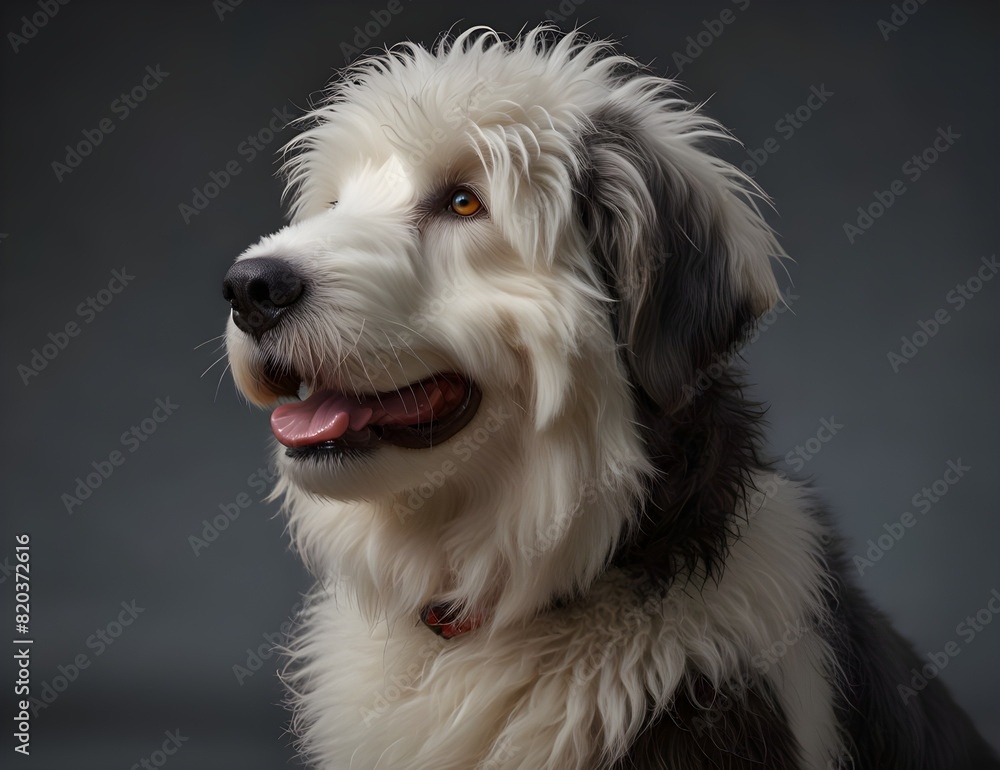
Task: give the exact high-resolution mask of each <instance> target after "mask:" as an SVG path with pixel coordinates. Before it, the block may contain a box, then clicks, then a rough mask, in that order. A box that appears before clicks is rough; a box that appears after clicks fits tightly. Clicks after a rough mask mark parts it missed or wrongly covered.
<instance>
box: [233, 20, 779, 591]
mask: <svg viewBox="0 0 1000 770" xmlns="http://www.w3.org/2000/svg"><path fill="white" fill-rule="evenodd" d="M549 34H550V32H546V31H544V30H536V31H535V32H533V33H530V34H529V35H528V36H527V37H526V38H525V39H524V40H523V41H522V42H520V43H519V44H516V45H505V44H502V43H499V42H497V41H496V40H495V37H494V36H493V35H492V34H490V33H479V34H468V35H466V36H463V37H462V38H460V39H459V40H458V41H456V42H455V43H454V44H453V45H451V46H450V47H442V48H440V49H438V50H436V51H434V52H428V51H426V50H424V49H422V48H418V47H416V46H412V47H411V46H406V47H401V48H399V49H397V50H396V51H395V52H394V53H391V54H388V55H386V56H384V57H380V58H378V59H373V60H370V61H367V62H363V63H361V64H360V65H358V66H356V67H355V68H353V69H352V70H350V71H349V72H348V73H346V75H345V76H344V78H343V79H342V80H341V81H340V82H339V83H338V84H337V85H336V86H335V87H334V89H333V94H332V96H331V98H330V99H329V101H328V102H327V103H326V104H325V105H324V106H322V107H320V108H319V109H317V110H316V111H315V112H314V113H313V114H312V116H311V118H312V125H311V126H310V127H309V128H308V129H306V130H305V131H304V132H303V133H302V134H301V135H300V136H299V137H298V138H297V139H296V140H295V141H294V142H293V146H292V148H291V149H292V150H293V157H292V159H291V160H290V161H289V163H288V164H287V167H286V170H287V173H288V177H289V182H290V188H289V191H290V194H291V196H292V210H293V222H292V223H291V224H290V225H289V226H287V227H285V228H284V229H282V230H280V231H279V232H277V233H275V234H273V235H270V236H267V237H265V238H263V239H262V240H260V241H259V242H258V243H256V244H255V245H253V246H251V247H250V248H249V249H248V250H247V251H246V252H245V253H244V254H242V255H241V256H240V258H239V260H238V261H237V262H236V264H235V265H234V266H233V268H232V269H231V270H230V271H229V274H228V275H227V277H226V284H225V292H226V298H227V299H229V300H230V302H231V303H232V308H233V313H232V317H231V319H230V321H229V325H228V329H227V345H228V350H229V357H230V361H231V363H232V369H233V373H234V376H235V379H236V383H237V385H238V386H239V388H240V390H242V392H243V393H244V394H245V395H246V397H247V398H248V399H249V400H250V401H252V402H253V403H255V404H259V405H262V406H270V405H274V404H277V403H279V402H286V403H282V404H281V405H279V406H277V408H276V409H275V411H274V412H273V415H272V420H271V422H272V428H273V431H274V434H275V436H276V438H277V440H278V442H279V443H280V444H281V445H282V447H281V453H280V455H279V457H280V464H281V470H282V475H283V477H284V480H285V481H284V483H285V485H286V489H292V490H294V489H298V490H301V491H302V492H304V493H307V494H308V495H311V496H320V497H326V498H334V499H342V500H368V501H373V500H374V501H379V500H381V501H385V502H386V503H387V505H386V510H387V511H388V510H390V509H392V510H395V511H396V514H397V518H399V519H400V521H402V519H405V518H406V517H405V516H399V511H400V510H401V509H400V508H399V506H400V505H402V506H403V509H405V510H409V511H410V512H411V513H414V514H418V517H417V518H424V517H426V519H425V523H428V524H430V523H431V522H433V521H434V519H433V517H434V516H438V517H439V519H438V520H437V523H438V524H440V525H441V526H445V524H446V523H449V522H450V526H451V527H452V529H451V530H449V536H450V537H451V538H452V541H449V544H448V545H447V546H446V548H445V550H448V549H450V550H449V552H448V555H447V557H446V558H447V559H448V560H450V562H449V566H448V567H447V569H448V570H449V571H451V572H452V573H457V572H460V571H461V569H462V566H461V565H464V564H470V563H472V562H473V561H476V560H479V561H477V563H479V562H481V561H483V560H493V561H495V562H496V564H494V565H493V566H492V567H490V569H494V571H499V572H500V573H502V574H504V575H506V576H508V577H509V576H510V575H511V574H513V573H515V572H517V570H518V567H517V564H516V562H518V561H519V560H520V561H522V562H525V563H527V562H530V561H531V559H527V558H526V557H525V554H531V553H533V554H537V553H540V552H542V553H548V552H553V553H559V552H560V549H562V548H563V547H564V546H565V547H566V549H567V552H569V551H571V550H573V549H574V548H575V549H576V550H577V551H582V552H585V553H587V555H586V558H583V557H581V558H583V561H584V562H586V563H585V564H580V565H573V564H568V563H567V562H566V561H565V560H564V561H563V563H562V565H561V566H558V565H553V567H552V569H553V570H554V571H560V570H561V571H563V572H565V573H567V574H566V575H563V576H562V577H561V578H559V579H560V580H564V581H568V582H569V584H572V583H574V582H575V581H578V580H585V579H587V574H589V573H590V572H594V571H595V570H596V569H597V567H598V566H599V565H600V563H601V562H602V560H603V559H604V558H606V556H607V550H608V549H609V548H610V547H611V546H612V545H613V544H614V542H615V541H616V539H617V538H618V536H619V533H620V532H621V529H622V527H623V525H624V524H625V523H626V520H627V519H628V517H629V516H630V515H631V514H630V512H629V511H630V510H631V508H632V507H633V506H631V505H630V504H627V503H625V502H624V501H623V500H622V499H616V500H614V501H610V500H609V499H607V496H608V495H612V496H613V495H619V496H620V495H623V494H624V495H625V496H626V497H627V496H628V495H631V494H633V493H635V492H636V490H638V489H639V487H640V486H641V483H640V482H639V481H638V479H639V477H640V476H641V475H642V474H643V473H645V472H646V471H647V470H648V467H647V465H646V458H645V455H644V452H643V447H642V441H641V439H640V438H639V434H638V432H637V428H636V425H635V422H636V419H637V413H636V406H635V405H636V403H637V402H638V401H641V403H642V404H644V405H645V407H644V408H653V409H655V410H657V411H658V412H660V413H663V414H670V413H673V412H675V411H676V410H678V409H681V408H682V407H683V405H684V403H685V401H686V400H688V399H689V398H690V391H689V390H688V389H686V388H689V387H690V385H691V383H693V382H694V381H695V378H696V376H697V373H698V371H699V369H700V368H703V367H706V366H708V365H709V364H710V363H711V362H712V361H713V360H714V357H716V356H718V355H719V354H722V353H725V352H727V351H728V350H730V349H731V348H732V347H733V346H734V345H735V344H737V342H738V341H739V340H740V339H741V338H742V337H743V336H744V335H746V334H747V332H748V331H749V329H750V324H751V323H752V321H753V319H754V318H755V317H756V316H757V315H758V314H759V313H761V312H763V311H764V310H765V309H767V308H768V307H769V306H770V304H771V303H772V302H773V301H774V299H775V297H776V288H775V284H774V279H773V277H772V275H771V271H770V267H769V265H768V254H775V253H777V252H778V248H777V246H776V245H775V244H774V241H773V239H772V238H771V235H770V231H769V230H768V229H767V227H766V225H765V224H764V223H763V222H762V220H761V219H760V218H759V215H758V214H757V213H756V209H755V208H754V207H753V206H752V204H750V203H749V201H748V199H747V198H746V197H745V195H744V194H743V193H742V188H741V186H740V185H741V181H740V179H739V178H738V172H736V171H735V170H734V169H732V168H731V167H728V166H727V165H725V164H723V163H722V162H720V161H717V160H715V159H713V158H711V157H710V156H708V155H706V154H705V153H703V152H702V151H701V150H700V149H698V147H697V142H698V141H700V139H701V138H703V137H705V136H709V135H711V136H717V135H719V134H718V131H717V128H716V127H715V126H714V124H712V123H711V122H710V121H708V120H707V119H705V118H703V117H701V116H699V115H698V114H697V113H695V112H694V111H692V110H689V109H688V108H687V106H686V105H684V104H683V103H681V102H679V101H678V100H676V99H673V98H672V97H671V96H670V93H669V85H670V84H669V83H668V82H666V81H662V80H658V79H656V78H652V77H646V76H634V77H629V76H625V75H622V74H621V70H622V69H623V68H625V67H629V66H634V65H632V63H631V62H629V61H627V60H624V59H621V58H620V57H611V56H607V55H606V51H605V50H604V47H603V46H601V45H599V44H586V43H585V42H584V41H582V40H581V38H579V37H578V36H573V35H570V36H567V37H564V38H562V39H561V40H560V41H559V42H557V43H549V44H545V45H543V40H544V39H545V38H546V36H548V35H549ZM299 398H301V399H302V400H299ZM414 492H416V493H418V494H417V497H419V498H420V501H421V502H420V504H419V505H417V504H415V503H414V500H415V497H414ZM431 498H433V501H432V502H433V503H434V504H430V505H426V506H424V504H423V503H424V501H430V500H431ZM504 498H507V499H512V500H515V501H516V502H515V504H514V505H513V508H514V510H506V509H505V508H504V506H505V503H504V502H503V500H504ZM389 501H393V503H392V505H391V506H390V505H388V502H389ZM602 504H603V505H604V508H608V509H609V510H606V511H602V512H600V513H595V514H594V516H590V515H589V514H588V515H587V516H581V515H580V512H581V511H582V510H585V509H586V510H588V511H589V508H588V506H590V507H595V506H596V507H600V506H601V505H602ZM472 508H475V513H472V512H469V511H471V509H472ZM526 508H527V509H528V510H525V509H526ZM388 515H389V514H388V513H387V516H388ZM462 516H466V517H467V518H470V517H474V518H475V522H476V524H475V527H478V528H479V529H481V530H484V531H483V532H482V533H480V532H479V531H478V530H477V529H476V528H475V527H473V526H472V524H471V518H470V525H469V526H468V527H467V528H466V529H464V530H462V529H461V527H459V528H457V529H456V527H455V525H454V521H455V519H461V518H462ZM595 517H596V518H595ZM399 524H400V522H394V523H393V524H392V525H391V526H397V525H399ZM385 526H390V525H389V524H386V525H385ZM501 530H502V532H501ZM410 532H411V533H412V532H413V529H411V530H410ZM577 538H582V539H583V540H582V541H580V542H576V544H575V545H574V542H575V541H576V539H577ZM588 538H589V539H590V540H591V541H593V543H592V544H590V545H583V546H582V547H581V544H580V543H581V542H587V539H588ZM486 543H491V544H492V545H491V546H490V547H492V548H493V549H494V550H497V549H499V552H498V553H494V554H493V555H491V556H489V557H487V556H484V555H483V553H484V549H486V547H487V546H486V545H485V544H486ZM540 543H541V544H542V545H543V546H544V548H542V550H541V551H540V550H539V548H538V546H539V544H540ZM534 566H535V567H536V568H538V563H537V561H536V562H535V563H534ZM480 571H482V570H480ZM584 573H587V574H584ZM476 579H477V580H479V581H480V582H485V579H484V578H482V577H479V578H476ZM455 580H457V581H458V582H459V583H460V582H461V578H460V577H459V578H455ZM557 582H558V581H557ZM484 590H485V589H484ZM494 590H495V587H494Z"/></svg>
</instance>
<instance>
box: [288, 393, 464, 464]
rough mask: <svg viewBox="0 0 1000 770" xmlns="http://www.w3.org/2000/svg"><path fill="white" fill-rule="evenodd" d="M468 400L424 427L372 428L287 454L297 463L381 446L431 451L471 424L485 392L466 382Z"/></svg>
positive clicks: (363, 452) (362, 453) (346, 454)
mask: <svg viewBox="0 0 1000 770" xmlns="http://www.w3.org/2000/svg"><path fill="white" fill-rule="evenodd" d="M464 383H465V398H464V399H462V403H461V404H459V405H458V407H456V408H455V409H454V410H453V411H452V412H450V413H449V414H448V415H446V416H445V417H442V418H441V419H439V420H433V421H431V422H429V423H426V424H423V425H410V426H405V427H403V426H399V427H394V426H388V425H371V426H369V427H367V428H363V429H362V430H358V431H348V432H347V433H345V434H344V435H343V436H341V437H340V438H338V439H335V440H333V441H324V442H322V443H320V444H310V445H309V446H301V447H286V448H285V455H286V456H287V457H291V458H292V459H295V460H306V459H319V458H324V457H334V456H338V457H339V456H348V455H366V454H369V453H371V452H373V451H374V450H376V449H378V448H379V447H380V446H396V447H402V448H404V449H430V448H431V447H434V446H437V445H438V444H441V443H443V442H445V441H447V440H448V439H450V438H451V437H452V436H454V435H455V434H456V433H458V432H459V431H460V430H462V428H464V427H465V426H466V425H468V424H469V422H470V421H471V420H472V418H473V417H475V416H476V412H477V411H478V410H479V405H480V403H481V402H482V400H483V393H482V391H481V390H480V389H479V387H478V386H477V385H476V383H474V382H473V381H472V380H470V379H465V380H464Z"/></svg>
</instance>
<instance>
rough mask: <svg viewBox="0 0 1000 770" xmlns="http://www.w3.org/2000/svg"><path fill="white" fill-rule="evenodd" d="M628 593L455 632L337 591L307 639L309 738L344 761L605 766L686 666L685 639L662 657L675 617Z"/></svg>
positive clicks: (333, 763)
mask: <svg viewBox="0 0 1000 770" xmlns="http://www.w3.org/2000/svg"><path fill="white" fill-rule="evenodd" d="M623 591H629V592H630V593H631V589H629V588H628V587H623V586H611V585H609V586H608V587H607V588H606V589H605V590H604V591H603V592H598V595H597V596H596V597H595V600H594V602H593V603H592V604H591V605H589V606H587V607H583V608H567V609H564V610H560V611H559V612H557V613H553V614H552V616H551V617H548V616H546V617H544V618H542V619H539V620H538V621H537V622H536V623H535V624H533V625H531V626H530V627H528V628H525V629H520V630H518V631H514V630H510V631H502V632H499V633H496V634H494V635H492V636H490V635H489V634H486V633H485V632H481V631H475V632H471V633H468V634H464V635H462V636H459V637H457V638H455V639H451V640H444V639H441V638H439V637H437V636H435V635H434V634H433V633H431V631H429V630H428V629H426V628H425V627H423V626H422V625H420V624H419V623H418V622H416V621H415V622H414V623H413V625H412V626H410V627H406V628H399V627H398V626H397V627H396V628H394V629H393V631H392V634H391V635H387V634H386V632H385V628H384V626H381V627H376V628H375V629H374V630H371V631H370V630H369V628H368V626H367V624H366V623H365V622H364V621H363V620H362V619H361V618H360V617H358V616H356V615H354V614H353V613H352V612H350V611H344V610H342V609H339V608H337V607H336V606H335V604H334V602H333V601H332V600H329V601H328V602H327V603H325V604H324V605H323V606H321V607H320V608H318V614H317V616H316V617H315V618H314V622H313V623H312V624H311V625H310V630H309V632H308V633H307V635H306V637H305V638H304V639H303V640H302V642H303V644H302V645H301V648H302V649H309V650H310V651H311V655H312V656H313V657H312V659H311V662H310V663H309V664H307V666H308V667H309V668H310V669H311V671H312V672H313V673H314V676H313V679H312V683H311V686H310V689H309V691H308V692H306V693H305V694H304V695H303V696H302V698H301V700H300V703H299V709H298V710H299V712H300V716H302V717H304V719H305V721H306V722H307V723H308V729H307V733H306V739H307V743H309V744H310V745H311V747H312V748H313V749H314V751H315V752H316V755H317V758H321V757H324V756H325V758H326V764H325V765H323V766H324V767H330V768H333V767H337V768H373V767H375V766H376V765H377V766H378V767H392V768H413V769H416V768H456V770H457V768H466V769H467V768H475V767H482V768H490V769H491V770H500V768H508V767H509V768H535V767H537V768H543V767H594V766H596V765H594V764H589V763H592V762H594V761H596V759H595V757H594V756H593V754H594V752H595V751H599V748H598V747H599V746H601V745H603V744H604V743H605V742H606V740H607V739H609V738H610V739H612V740H622V739H623V738H624V736H625V735H626V734H627V733H629V732H631V731H632V730H634V729H637V728H638V726H639V723H640V722H641V721H642V719H643V718H644V715H645V713H646V700H647V686H648V685H649V684H650V678H651V677H652V679H654V680H657V687H658V689H659V690H660V691H661V692H662V693H666V692H668V691H669V690H671V689H672V688H674V687H676V685H677V682H678V681H679V680H680V678H681V676H682V675H683V671H684V658H685V652H684V650H683V648H682V647H681V646H679V645H677V646H675V647H674V649H673V650H672V651H671V650H660V651H659V656H660V657H659V659H654V658H653V657H652V655H651V651H650V650H649V649H648V648H649V646H650V643H651V640H652V638H653V636H654V635H656V636H659V635H660V631H657V632H656V633H655V634H654V631H655V630H656V629H655V628H654V626H655V625H656V624H658V623H660V624H661V623H662V619H660V618H657V617H656V616H654V615H652V614H651V613H650V612H649V610H650V609H651V607H649V606H647V607H643V606H642V605H641V604H640V603H638V602H635V601H632V602H625V601H623ZM632 596H634V593H632ZM653 669H657V672H656V673H654V671H653ZM602 733H604V735H603V736H602Z"/></svg>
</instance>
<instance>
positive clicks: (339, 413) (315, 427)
mask: <svg viewBox="0 0 1000 770" xmlns="http://www.w3.org/2000/svg"><path fill="white" fill-rule="evenodd" d="M442 386H443V390H442ZM456 396H458V397H460V396H461V388H459V387H457V386H456V385H454V384H453V383H451V382H449V381H447V380H442V379H435V380H428V381H426V382H422V383H419V384H417V385H413V386H412V387H409V388H403V389H402V390H397V391H394V392H392V393H380V394H378V395H373V396H364V397H362V398H357V397H354V396H347V395H345V394H343V393H338V392H337V391H334V390H321V391H318V392H316V393H313V394H312V395H311V396H309V398H307V399H306V400H305V401H299V402H297V403H294V404H283V405H282V406H279V407H278V408H277V409H275V410H274V412H272V413H271V430H272V431H274V435H275V437H276V438H277V439H278V441H280V442H281V443H282V444H284V445H285V446H287V447H302V446H309V445H311V444H319V443H322V442H324V441H333V440H334V439H338V438H340V437H341V436H343V435H344V434H345V433H347V431H348V429H350V430H352V431H359V430H361V429H363V428H365V427H367V426H368V425H415V424H417V423H420V422H429V421H430V420H432V419H433V418H434V412H435V410H436V409H440V407H441V405H442V404H443V403H444V402H445V401H446V400H448V401H455V400H456Z"/></svg>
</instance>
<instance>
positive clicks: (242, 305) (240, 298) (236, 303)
mask: <svg viewBox="0 0 1000 770" xmlns="http://www.w3.org/2000/svg"><path fill="white" fill-rule="evenodd" d="M304 289H305V282H304V281H303V280H302V277H301V276H300V275H299V274H298V273H297V272H295V269H294V268H293V267H292V266H291V265H290V264H288V262H286V261H284V260H283V259H278V258H276V257H255V258H253V259H243V260H240V261H239V262H237V263H236V264H234V265H233V266H232V267H231V268H229V272H227V273H226V277H225V279H224V280H223V282H222V296H223V297H224V298H225V299H226V300H227V301H228V302H229V303H230V304H231V305H232V307H233V322H234V323H235V324H236V326H237V327H238V328H239V329H241V330H242V331H244V332H246V333H247V334H250V335H252V336H253V337H254V339H257V340H259V339H260V338H261V336H262V335H263V334H264V332H266V331H267V330H268V329H272V328H274V327H275V326H276V325H277V324H278V323H279V322H280V321H281V319H282V317H283V316H284V315H285V313H286V311H287V310H288V308H289V307H291V306H292V305H294V304H295V303H296V302H298V300H299V299H300V298H301V297H302V292H303V290H304Z"/></svg>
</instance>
